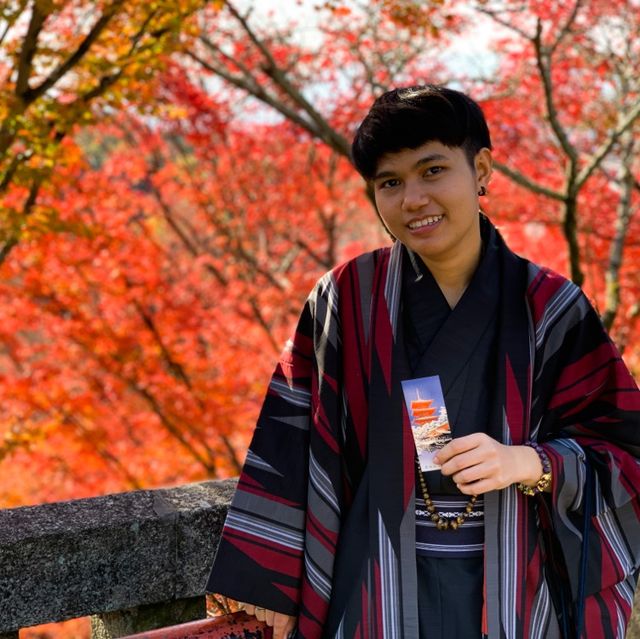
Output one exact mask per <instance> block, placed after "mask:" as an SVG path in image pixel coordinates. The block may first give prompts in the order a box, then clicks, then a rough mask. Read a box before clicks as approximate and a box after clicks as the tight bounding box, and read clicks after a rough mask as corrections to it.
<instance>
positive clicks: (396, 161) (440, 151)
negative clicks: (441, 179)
mask: <svg viewBox="0 0 640 639" xmlns="http://www.w3.org/2000/svg"><path fill="white" fill-rule="evenodd" d="M459 159H463V160H464V159H465V155H464V151H463V150H462V148H461V147H450V146H446V145H445V144H442V142H437V141H431V142H425V143H424V144H421V145H420V146H419V147H416V148H415V149H408V148H407V149H400V150H399V151H394V152H393V153H385V154H384V155H382V156H381V157H380V159H379V160H378V166H377V171H376V177H377V176H378V175H379V174H380V173H386V172H388V171H400V170H409V169H411V168H414V167H418V166H420V165H421V164H426V163H428V162H437V161H443V160H448V161H455V160H459Z"/></svg>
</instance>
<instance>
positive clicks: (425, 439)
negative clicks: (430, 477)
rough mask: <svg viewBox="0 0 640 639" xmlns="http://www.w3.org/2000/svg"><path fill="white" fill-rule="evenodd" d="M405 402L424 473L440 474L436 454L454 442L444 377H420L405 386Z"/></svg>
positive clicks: (408, 381)
mask: <svg viewBox="0 0 640 639" xmlns="http://www.w3.org/2000/svg"><path fill="white" fill-rule="evenodd" d="M402 392H403V393H404V401H405V403H406V406H407V412H408V413H409V419H410V421H411V432H412V433H413V439H414V441H415V443H416V450H417V451H418V460H419V462H420V469H421V470H422V472H427V471H430V470H439V469H440V466H439V465H438V464H436V463H435V462H434V461H433V458H434V456H435V454H436V453H437V452H438V451H439V450H440V449H441V448H442V447H443V446H444V445H445V444H447V443H449V442H450V441H451V429H450V427H449V416H448V415H447V407H446V405H445V403H444V396H443V394H442V385H441V384H440V377H439V376H438V375H433V376H432V377H419V378H418V379H407V380H404V381H403V382H402Z"/></svg>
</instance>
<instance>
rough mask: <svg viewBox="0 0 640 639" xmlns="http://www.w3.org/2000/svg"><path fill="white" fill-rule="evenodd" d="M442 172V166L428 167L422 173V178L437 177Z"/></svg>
mask: <svg viewBox="0 0 640 639" xmlns="http://www.w3.org/2000/svg"><path fill="white" fill-rule="evenodd" d="M442 171H444V167H443V166H430V167H429V168H428V169H427V170H426V171H425V172H424V173H423V176H424V177H432V176H434V175H438V174H439V173H442Z"/></svg>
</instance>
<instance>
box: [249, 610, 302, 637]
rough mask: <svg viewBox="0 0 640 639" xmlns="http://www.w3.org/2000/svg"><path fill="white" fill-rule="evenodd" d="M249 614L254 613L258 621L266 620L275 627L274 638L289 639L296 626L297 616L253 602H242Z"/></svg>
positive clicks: (268, 624)
mask: <svg viewBox="0 0 640 639" xmlns="http://www.w3.org/2000/svg"><path fill="white" fill-rule="evenodd" d="M242 607H243V608H244V611H245V612H246V613H247V614H248V615H253V616H254V617H255V618H256V619H257V620H258V621H264V622H265V623H266V624H267V626H271V627H272V628H273V639H287V637H288V636H289V633H290V632H292V631H293V629H294V628H295V627H296V618H295V617H291V616H289V615H283V614H282V613H281V612H274V611H273V610H267V609H266V608H261V607H260V606H254V605H253V604H242Z"/></svg>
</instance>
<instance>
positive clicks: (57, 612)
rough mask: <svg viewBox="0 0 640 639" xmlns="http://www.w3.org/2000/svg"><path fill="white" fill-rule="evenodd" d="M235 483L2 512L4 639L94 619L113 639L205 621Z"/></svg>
mask: <svg viewBox="0 0 640 639" xmlns="http://www.w3.org/2000/svg"><path fill="white" fill-rule="evenodd" d="M234 486H235V481H234V480H229V481H221V482H214V481H210V482H204V483H201V484H191V485H187V486H182V487H179V488H171V489H164V490H148V491H144V490H143V491H136V492H130V493H121V494H115V495H108V496H105V497H95V498H92V499H79V500H75V501H68V502H58V503H53V504H44V505H41V506H33V507H26V508H15V509H11V510H2V511H0V639H17V637H18V630H19V629H20V628H25V627H28V626H34V625H37V624H42V623H48V622H53V621H64V620H66V619H73V618H76V617H84V616H88V615H91V616H92V622H91V626H92V635H93V637H100V638H101V639H107V638H110V637H119V636H122V635H126V634H131V633H133V632H139V631H142V630H149V629H151V628H157V627H161V626H165V625H172V624H175V623H181V622H185V621H191V620H194V619H202V618H204V617H205V598H204V590H205V585H206V580H207V576H208V572H209V568H210V566H211V563H212V561H213V553H214V550H215V548H216V545H217V542H218V538H219V535H220V531H221V528H222V524H223V522H224V517H225V514H226V511H227V507H228V505H229V502H230V500H231V495H232V493H233V489H234Z"/></svg>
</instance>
